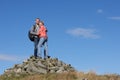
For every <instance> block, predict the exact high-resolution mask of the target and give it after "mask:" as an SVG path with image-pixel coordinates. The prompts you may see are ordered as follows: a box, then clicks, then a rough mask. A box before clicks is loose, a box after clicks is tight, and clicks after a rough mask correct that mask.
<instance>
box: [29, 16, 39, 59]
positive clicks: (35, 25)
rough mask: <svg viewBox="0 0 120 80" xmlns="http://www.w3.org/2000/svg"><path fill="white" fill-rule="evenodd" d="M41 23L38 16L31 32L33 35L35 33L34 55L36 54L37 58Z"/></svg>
mask: <svg viewBox="0 0 120 80" xmlns="http://www.w3.org/2000/svg"><path fill="white" fill-rule="evenodd" d="M39 23H40V19H39V18H36V20H35V24H34V25H33V26H32V28H31V29H30V34H32V35H34V40H33V42H34V56H35V58H37V57H38V54H37V53H38V52H37V51H38V47H37V46H38V42H39V39H40V38H39V37H38V35H37V33H38V31H39V28H40V27H39Z"/></svg>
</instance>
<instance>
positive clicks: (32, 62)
mask: <svg viewBox="0 0 120 80" xmlns="http://www.w3.org/2000/svg"><path fill="white" fill-rule="evenodd" d="M69 71H70V72H73V71H75V69H74V68H73V67H72V66H71V65H70V64H66V63H64V62H62V61H59V60H58V59H57V58H48V59H41V58H37V59H36V58H35V57H34V56H31V57H30V58H29V59H27V60H25V61H23V63H22V64H15V65H14V67H13V68H10V69H7V70H5V74H11V73H15V74H41V73H43V74H46V73H63V72H69Z"/></svg>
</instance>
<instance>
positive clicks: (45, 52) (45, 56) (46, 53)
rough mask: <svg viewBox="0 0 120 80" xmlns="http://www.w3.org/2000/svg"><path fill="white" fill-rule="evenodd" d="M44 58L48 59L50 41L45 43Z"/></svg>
mask: <svg viewBox="0 0 120 80" xmlns="http://www.w3.org/2000/svg"><path fill="white" fill-rule="evenodd" d="M44 58H45V59H46V58H48V39H46V40H45V42H44Z"/></svg>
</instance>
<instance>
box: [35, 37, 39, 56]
mask: <svg viewBox="0 0 120 80" xmlns="http://www.w3.org/2000/svg"><path fill="white" fill-rule="evenodd" d="M37 45H38V38H34V56H35V57H37Z"/></svg>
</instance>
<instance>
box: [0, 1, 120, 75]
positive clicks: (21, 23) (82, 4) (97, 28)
mask: <svg viewBox="0 0 120 80" xmlns="http://www.w3.org/2000/svg"><path fill="white" fill-rule="evenodd" d="M119 3H120V1H119V0H0V74H2V73H3V72H4V70H5V69H7V68H11V67H13V65H14V64H18V63H22V61H23V60H25V59H27V58H29V56H31V55H33V43H32V42H31V41H30V40H29V39H28V36H27V34H28V30H29V29H30V28H31V26H32V25H33V24H34V21H35V18H37V17H39V18H40V19H41V20H43V21H44V22H45V26H46V27H47V28H48V36H49V41H48V46H49V55H50V56H52V57H53V58H54V57H57V58H58V59H59V60H62V61H64V62H66V63H69V64H71V65H72V66H73V67H75V68H76V69H77V70H78V71H84V72H88V71H91V70H93V71H95V72H96V73H98V74H106V73H118V74H120V64H119V61H120V58H119V57H120V36H119V34H120V31H119V30H120V10H119V9H120V5H119Z"/></svg>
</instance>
